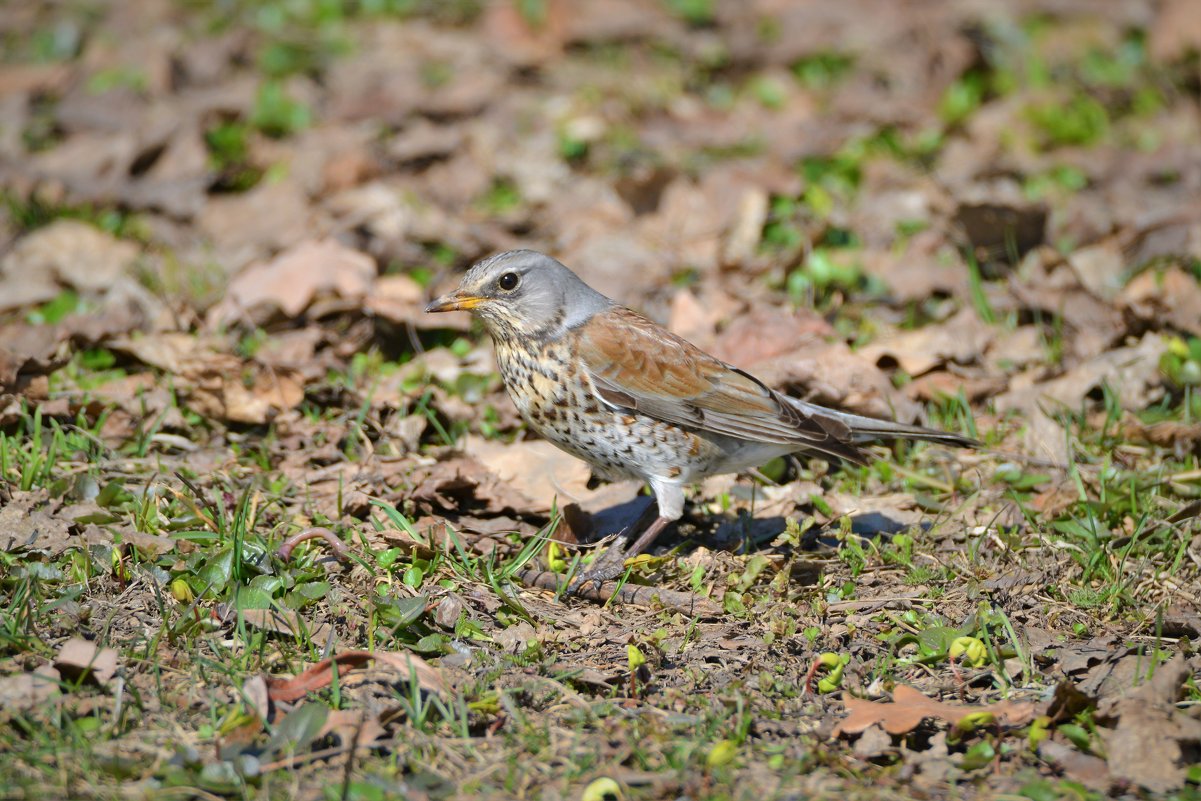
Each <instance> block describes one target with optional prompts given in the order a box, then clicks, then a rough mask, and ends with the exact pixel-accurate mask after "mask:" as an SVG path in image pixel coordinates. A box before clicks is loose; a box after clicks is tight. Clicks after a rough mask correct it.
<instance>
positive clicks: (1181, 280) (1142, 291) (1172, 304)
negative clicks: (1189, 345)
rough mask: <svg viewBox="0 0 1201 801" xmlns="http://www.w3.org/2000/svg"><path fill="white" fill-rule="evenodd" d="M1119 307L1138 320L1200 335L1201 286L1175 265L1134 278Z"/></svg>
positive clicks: (1128, 285)
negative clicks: (1166, 324) (1167, 325)
mask: <svg viewBox="0 0 1201 801" xmlns="http://www.w3.org/2000/svg"><path fill="white" fill-rule="evenodd" d="M1118 305H1119V306H1121V307H1123V308H1125V309H1126V310H1127V312H1128V313H1129V314H1131V315H1132V316H1133V317H1135V318H1136V319H1138V320H1142V321H1145V322H1147V323H1149V324H1151V325H1155V326H1160V325H1162V324H1163V323H1165V322H1166V323H1168V324H1169V325H1171V326H1172V327H1173V328H1175V329H1177V330H1179V331H1187V332H1188V333H1190V334H1193V335H1194V336H1201V283H1199V282H1198V281H1197V279H1196V278H1194V277H1193V276H1192V275H1189V274H1188V273H1186V272H1185V271H1184V270H1182V269H1180V267H1177V266H1176V265H1172V266H1171V267H1168V268H1167V269H1166V270H1164V271H1162V272H1160V271H1159V270H1154V269H1150V270H1144V271H1143V272H1141V273H1139V274H1138V275H1136V276H1135V277H1134V278H1133V279H1131V281H1130V283H1128V284H1127V285H1126V288H1125V289H1124V290H1122V292H1121V295H1120V296H1119V297H1118Z"/></svg>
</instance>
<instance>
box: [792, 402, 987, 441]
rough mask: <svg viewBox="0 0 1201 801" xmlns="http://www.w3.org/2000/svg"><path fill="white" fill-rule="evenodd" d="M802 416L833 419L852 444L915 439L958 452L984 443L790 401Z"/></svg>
mask: <svg viewBox="0 0 1201 801" xmlns="http://www.w3.org/2000/svg"><path fill="white" fill-rule="evenodd" d="M787 400H788V402H789V403H790V404H792V405H793V406H795V407H796V408H797V409H798V410H799V411H800V412H801V413H802V414H806V415H810V416H814V417H819V418H820V417H826V418H834V419H835V420H837V421H839V422H840V423H842V424H844V425H845V426H846V427H847V428H848V429H850V441H851V442H853V443H862V442H872V441H873V440H880V439H915V440H922V441H925V442H937V443H939V444H940V445H954V446H955V447H957V448H979V447H981V443H980V442H978V441H977V440H974V439H972V438H971V437H965V436H963V435H961V434H953V433H951V432H950V431H939V430H938V429H935V428H926V427H925V426H913V425H906V424H905V423H895V422H893V421H891V420H877V419H876V418H874V417H864V416H863V415H859V414H851V413H850V412H842V411H838V410H835V409H830V408H827V407H825V406H818V405H816V404H813V403H806V402H805V401H802V400H797V399H796V398H787Z"/></svg>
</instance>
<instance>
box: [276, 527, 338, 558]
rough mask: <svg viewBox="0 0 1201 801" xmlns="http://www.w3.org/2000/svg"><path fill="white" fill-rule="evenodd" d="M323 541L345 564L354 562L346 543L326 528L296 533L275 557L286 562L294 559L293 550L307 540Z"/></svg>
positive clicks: (284, 543) (281, 546) (285, 542)
mask: <svg viewBox="0 0 1201 801" xmlns="http://www.w3.org/2000/svg"><path fill="white" fill-rule="evenodd" d="M313 539H322V540H325V542H326V543H327V544H328V545H329V548H330V550H331V551H333V552H334V555H335V556H336V557H338V559H339V560H341V561H343V562H350V561H353V558H352V557H351V554H350V549H349V548H347V547H346V543H344V542H342V540H340V539H338V536H337V535H336V534H334V532H332V531H330V530H329V529H328V528H326V527H325V526H310V527H309V528H306V529H302V530H301V531H298V532H296V533H295V534H293V535H292V536H291V537H288V538H287V539H286V540H284V541H283V544H282V545H280V546H279V549H278V550H276V552H275V555H276V556H278V557H279V558H280V559H283V560H284V561H285V562H286V561H288V560H289V559H291V558H292V549H293V548H295V547H296V546H297V545H299V544H300V543H302V542H304V541H305V540H313Z"/></svg>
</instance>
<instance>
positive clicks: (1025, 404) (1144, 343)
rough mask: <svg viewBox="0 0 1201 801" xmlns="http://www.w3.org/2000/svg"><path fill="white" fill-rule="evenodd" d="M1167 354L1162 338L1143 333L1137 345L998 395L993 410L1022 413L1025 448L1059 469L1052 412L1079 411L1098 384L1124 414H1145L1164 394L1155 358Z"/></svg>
mask: <svg viewBox="0 0 1201 801" xmlns="http://www.w3.org/2000/svg"><path fill="white" fill-rule="evenodd" d="M1166 349H1167V343H1166V341H1165V340H1164V338H1163V337H1162V336H1161V335H1159V334H1155V333H1148V334H1146V335H1144V336H1143V338H1142V340H1140V341H1139V343H1138V344H1137V345H1130V346H1127V347H1124V348H1116V349H1114V350H1111V351H1107V352H1105V353H1102V354H1101V355H1099V356H1097V357H1095V358H1093V359H1091V360H1089V361H1087V362H1085V363H1083V364H1080V365H1077V366H1076V367H1074V368H1072V369H1071V370H1068V371H1067V372H1066V373H1064V374H1063V375H1061V376H1059V377H1058V378H1053V379H1051V380H1050V381H1044V382H1041V383H1038V384H1034V385H1032V386H1028V387H1025V388H1021V389H1012V390H1010V391H1009V392H1006V393H1004V394H1002V395H999V396H998V397H997V399H996V407H997V411H998V412H1001V413H1004V412H1008V411H1018V412H1021V414H1022V415H1023V417H1024V418H1025V419H1026V421H1027V430H1026V435H1025V441H1026V446H1027V447H1028V448H1029V449H1030V450H1031V451H1032V452H1034V453H1037V454H1038V455H1040V456H1043V457H1044V458H1049V459H1052V460H1054V461H1056V462H1058V463H1061V464H1064V463H1066V461H1065V460H1066V458H1067V450H1066V444H1065V435H1064V431H1063V428H1062V427H1061V426H1060V425H1059V424H1058V423H1056V422H1055V420H1054V419H1053V418H1052V417H1051V413H1053V412H1055V411H1056V410H1057V409H1062V408H1066V409H1068V410H1071V411H1078V410H1079V409H1080V408H1081V406H1082V404H1083V403H1084V402H1085V399H1086V398H1087V397H1091V396H1092V395H1093V394H1094V393H1096V392H1098V391H1099V390H1100V388H1101V387H1102V385H1105V386H1108V387H1109V388H1110V389H1111V390H1113V392H1114V393H1115V394H1116V396H1117V399H1118V403H1119V405H1120V406H1121V407H1122V408H1123V409H1128V410H1131V411H1139V410H1142V409H1145V408H1146V407H1147V405H1148V404H1150V403H1151V402H1153V401H1154V400H1156V399H1157V398H1159V397H1161V396H1162V394H1163V391H1164V390H1163V376H1162V375H1161V374H1160V370H1159V358H1160V356H1161V355H1162V354H1163V353H1164V351H1165V350H1166Z"/></svg>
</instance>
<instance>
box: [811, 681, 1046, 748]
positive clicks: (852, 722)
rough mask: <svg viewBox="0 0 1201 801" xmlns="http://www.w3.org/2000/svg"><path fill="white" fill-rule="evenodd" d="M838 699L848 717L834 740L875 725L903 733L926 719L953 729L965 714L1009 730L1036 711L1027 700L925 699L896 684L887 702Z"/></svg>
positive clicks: (835, 730) (841, 724) (843, 697)
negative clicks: (989, 719) (974, 702)
mask: <svg viewBox="0 0 1201 801" xmlns="http://www.w3.org/2000/svg"><path fill="white" fill-rule="evenodd" d="M842 700H843V703H844V704H845V705H846V708H847V711H848V712H850V714H849V715H848V716H847V717H845V718H843V719H842V720H841V721H839V722H838V725H837V726H835V727H834V733H833V735H832V736H834V737H838V736H839V735H842V734H859V733H860V732H862V731H864V730H866V729H867V728H868V727H869V726H874V725H876V724H880V726H881V727H883V729H884V731H886V732H888V733H889V734H905V733H906V732H910V731H913V730H914V729H915V728H917V727H918V725H920V724H921V722H922V721H923V720H926V719H927V718H933V719H935V720H942V721H946V722H947V723H949V724H951V725H952V726H955V725H958V724H959V723H960V721H962V720H963V719H964V718H966V717H968V716H969V715H978V714H981V713H987V714H990V715H992V716H993V719H994V720H995V721H996V724H997V725H998V726H1001V727H1005V728H1009V727H1013V726H1022V725H1024V724H1026V723H1028V722H1029V721H1030V720H1032V719H1033V718H1034V715H1035V709H1036V707H1035V705H1034V704H1033V703H1030V702H1027V701H997V702H996V703H992V704H978V705H975V706H967V705H962V704H948V703H944V702H942V701H935V700H934V699H933V698H927V697H926V696H924V695H922V694H921V693H920V692H918V691H917V690H915V689H914V688H912V687H908V686H906V685H904V684H898V685H897V687H896V689H895V690H893V694H892V700H891V701H865V700H863V699H860V698H855V697H853V696H851V695H849V694H847V693H843V696H842Z"/></svg>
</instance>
